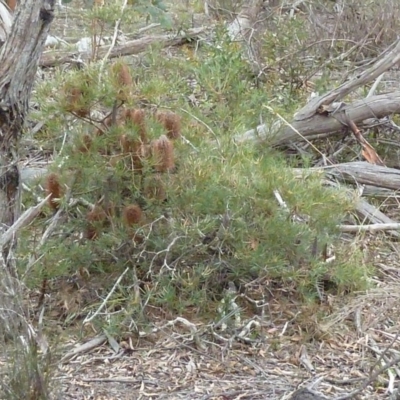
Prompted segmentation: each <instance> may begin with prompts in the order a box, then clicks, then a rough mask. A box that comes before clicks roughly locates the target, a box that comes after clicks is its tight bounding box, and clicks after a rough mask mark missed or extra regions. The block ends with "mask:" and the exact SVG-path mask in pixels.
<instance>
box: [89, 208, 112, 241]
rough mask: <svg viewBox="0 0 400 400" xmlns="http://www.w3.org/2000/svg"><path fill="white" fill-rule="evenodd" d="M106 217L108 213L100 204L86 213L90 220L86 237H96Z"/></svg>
mask: <svg viewBox="0 0 400 400" xmlns="http://www.w3.org/2000/svg"><path fill="white" fill-rule="evenodd" d="M106 219H107V213H106V212H105V211H104V210H103V208H102V207H100V206H98V205H96V206H95V207H94V208H93V210H92V211H89V212H88V213H87V215H86V221H87V222H88V226H87V228H86V235H85V236H86V238H87V239H89V240H94V239H96V238H97V237H98V235H99V233H100V231H101V229H102V227H101V225H102V224H101V222H103V223H104V222H105V221H106Z"/></svg>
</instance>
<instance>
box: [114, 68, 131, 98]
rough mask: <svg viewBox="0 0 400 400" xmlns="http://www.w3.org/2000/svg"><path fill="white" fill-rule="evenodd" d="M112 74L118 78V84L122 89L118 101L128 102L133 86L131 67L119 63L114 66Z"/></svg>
mask: <svg viewBox="0 0 400 400" xmlns="http://www.w3.org/2000/svg"><path fill="white" fill-rule="evenodd" d="M112 72H113V74H114V75H115V76H116V80H117V84H118V86H119V87H120V90H119V92H118V95H117V99H118V100H121V101H127V100H128V98H129V97H130V92H131V89H132V86H133V80H132V76H131V72H130V70H129V67H128V66H127V65H126V64H125V63H122V62H119V63H116V64H114V65H113V66H112Z"/></svg>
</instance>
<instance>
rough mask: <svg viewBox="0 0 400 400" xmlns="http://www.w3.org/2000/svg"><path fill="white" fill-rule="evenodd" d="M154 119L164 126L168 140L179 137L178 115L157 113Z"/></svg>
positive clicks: (164, 112) (168, 112) (166, 112)
mask: <svg viewBox="0 0 400 400" xmlns="http://www.w3.org/2000/svg"><path fill="white" fill-rule="evenodd" d="M156 119H157V121H158V122H159V123H160V124H162V125H163V126H164V128H165V130H166V131H167V137H168V138H169V139H178V138H180V137H181V118H180V116H179V115H177V114H175V113H173V112H171V111H157V112H156Z"/></svg>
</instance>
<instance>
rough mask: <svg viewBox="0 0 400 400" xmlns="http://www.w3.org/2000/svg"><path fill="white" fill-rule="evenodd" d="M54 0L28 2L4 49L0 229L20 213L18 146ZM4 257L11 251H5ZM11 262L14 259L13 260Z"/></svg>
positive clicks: (0, 66)
mask: <svg viewBox="0 0 400 400" xmlns="http://www.w3.org/2000/svg"><path fill="white" fill-rule="evenodd" d="M53 18H54V0H25V1H24V2H22V3H21V4H20V5H19V6H18V8H17V13H16V16H15V20H14V24H13V26H12V29H11V33H10V35H9V36H8V38H7V40H6V42H5V43H4V45H3V46H2V47H1V49H0V226H1V228H2V231H4V229H7V228H8V227H10V226H11V225H12V224H13V223H14V222H15V220H16V218H17V217H18V213H19V200H20V199H19V197H20V196H19V186H20V179H19V170H18V164H17V161H18V145H19V140H20V137H21V135H22V130H23V127H24V121H25V117H26V115H27V112H28V102H29V98H30V96H31V92H32V86H33V82H34V80H35V75H36V71H37V67H38V64H39V58H40V55H41V53H42V49H43V47H44V44H45V41H46V38H47V34H48V31H49V27H50V23H51V21H52V20H53ZM2 250H3V251H2V253H3V254H2V255H3V257H5V258H7V257H6V256H7V255H8V253H9V248H7V249H2ZM9 260H10V258H9Z"/></svg>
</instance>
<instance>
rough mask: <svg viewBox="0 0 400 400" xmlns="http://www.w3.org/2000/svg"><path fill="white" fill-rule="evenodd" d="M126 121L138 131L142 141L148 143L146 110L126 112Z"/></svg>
mask: <svg viewBox="0 0 400 400" xmlns="http://www.w3.org/2000/svg"><path fill="white" fill-rule="evenodd" d="M125 120H126V122H130V123H131V124H132V125H134V126H135V127H136V128H137V129H138V133H139V136H140V140H141V141H142V142H143V143H147V142H148V139H147V129H146V113H145V112H144V110H141V109H135V108H130V109H127V110H125Z"/></svg>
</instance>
